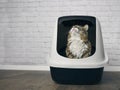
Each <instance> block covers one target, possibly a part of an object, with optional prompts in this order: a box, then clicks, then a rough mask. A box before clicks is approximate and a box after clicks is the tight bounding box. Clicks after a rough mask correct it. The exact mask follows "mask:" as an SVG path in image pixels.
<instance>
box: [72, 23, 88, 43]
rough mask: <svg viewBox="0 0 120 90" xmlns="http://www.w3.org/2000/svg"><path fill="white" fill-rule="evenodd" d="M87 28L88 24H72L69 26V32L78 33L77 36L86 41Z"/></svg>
mask: <svg viewBox="0 0 120 90" xmlns="http://www.w3.org/2000/svg"><path fill="white" fill-rule="evenodd" d="M88 29H89V26H88V25H87V24H86V25H84V26H80V25H74V26H73V27H72V28H71V30H70V33H71V34H73V35H79V37H80V38H81V40H83V41H88Z"/></svg>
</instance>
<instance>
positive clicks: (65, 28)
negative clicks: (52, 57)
mask: <svg viewBox="0 0 120 90" xmlns="http://www.w3.org/2000/svg"><path fill="white" fill-rule="evenodd" d="M75 25H78V26H82V27H83V26H85V25H88V26H89V28H88V30H87V33H88V41H89V42H90V43H91V53H90V55H89V56H92V55H93V54H94V53H95V50H96V19H95V17H91V16H64V17H60V18H59V19H58V26H57V47H56V48H57V53H58V54H59V55H61V56H64V57H68V56H67V55H66V48H67V47H68V46H67V44H68V35H69V32H70V30H71V28H72V27H73V26H75Z"/></svg>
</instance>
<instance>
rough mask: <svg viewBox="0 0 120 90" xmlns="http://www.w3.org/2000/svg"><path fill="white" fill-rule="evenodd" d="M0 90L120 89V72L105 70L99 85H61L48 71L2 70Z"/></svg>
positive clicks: (0, 71) (0, 73)
mask: <svg viewBox="0 0 120 90" xmlns="http://www.w3.org/2000/svg"><path fill="white" fill-rule="evenodd" d="M0 90H120V72H104V74H103V79H102V82H101V83H100V84H98V85H60V84H56V83H54V82H53V81H52V80H51V77H50V72H48V71H6V70H0Z"/></svg>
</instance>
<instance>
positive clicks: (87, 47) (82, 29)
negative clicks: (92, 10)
mask: <svg viewBox="0 0 120 90" xmlns="http://www.w3.org/2000/svg"><path fill="white" fill-rule="evenodd" d="M88 29H89V26H88V25H87V24H86V25H84V26H80V25H74V26H73V27H72V28H71V30H70V31H69V33H68V38H67V47H66V56H67V57H68V58H73V59H79V58H86V57H88V56H90V54H91V43H90V41H89V40H88Z"/></svg>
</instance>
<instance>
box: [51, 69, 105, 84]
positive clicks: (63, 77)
mask: <svg viewBox="0 0 120 90" xmlns="http://www.w3.org/2000/svg"><path fill="white" fill-rule="evenodd" d="M103 69H104V67H100V68H87V69H86V68H84V69H83V68H77V69H74V68H58V67H50V72H51V77H52V79H53V80H54V81H55V82H56V83H59V84H80V85H93V84H98V83H99V82H100V81H101V79H102V74H103Z"/></svg>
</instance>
